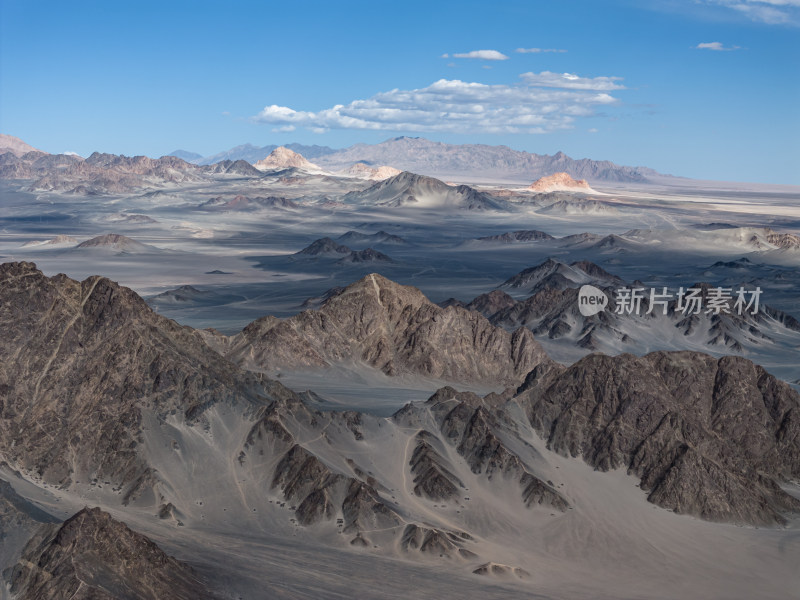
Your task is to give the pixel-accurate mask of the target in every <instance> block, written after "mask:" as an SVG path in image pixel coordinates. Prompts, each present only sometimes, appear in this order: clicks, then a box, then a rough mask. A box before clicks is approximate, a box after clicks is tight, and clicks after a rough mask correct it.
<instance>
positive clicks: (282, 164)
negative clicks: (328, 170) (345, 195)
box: [254, 146, 321, 171]
mask: <svg viewBox="0 0 800 600" xmlns="http://www.w3.org/2000/svg"><path fill="white" fill-rule="evenodd" d="M254 166H255V168H256V169H259V170H262V171H264V170H267V169H286V168H290V167H294V168H297V169H307V170H321V169H320V168H319V167H318V166H317V165H315V164H314V163H311V162H309V161H308V160H306V159H305V157H304V156H303V155H302V154H298V153H297V152H294V151H293V150H289V148H286V147H284V146H278V147H277V148H275V150H273V151H272V152H270V153H269V156H267V157H266V158H263V159H261V160H259V161H258V162H256V163H255V165H254Z"/></svg>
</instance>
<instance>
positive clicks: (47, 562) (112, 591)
mask: <svg viewBox="0 0 800 600" xmlns="http://www.w3.org/2000/svg"><path fill="white" fill-rule="evenodd" d="M9 579H10V582H11V592H12V593H13V594H14V597H15V598H16V599H17V600H62V599H67V598H70V599H75V600H90V599H91V600H162V599H164V598H171V599H175V600H203V599H208V600H212V599H214V598H219V596H216V595H215V594H213V593H211V592H209V591H208V589H207V586H206V585H205V584H204V583H202V582H201V581H200V580H199V579H198V578H197V575H196V574H195V573H194V572H193V571H192V569H191V568H190V567H189V566H188V565H185V564H183V563H181V562H179V561H177V560H175V559H174V558H172V557H171V556H168V555H167V554H165V553H164V552H163V551H162V550H161V549H160V548H159V547H158V546H156V545H155V544H154V543H153V542H152V541H150V540H149V539H147V538H146V537H144V536H143V535H140V534H138V533H136V532H134V531H131V529H129V528H128V527H127V526H126V525H125V524H124V523H120V522H119V521H115V520H114V519H112V518H111V516H110V515H109V514H108V513H105V512H102V511H101V510H100V509H99V508H93V509H84V510H82V511H80V512H79V513H77V514H76V515H75V516H73V517H72V518H70V519H69V520H67V521H66V522H65V523H64V524H63V525H50V526H48V527H46V528H44V529H43V530H42V531H41V532H40V533H39V534H37V535H36V536H35V537H34V538H33V539H32V540H31V542H30V543H29V544H28V545H27V547H26V548H25V550H24V551H23V555H22V558H21V560H20V561H19V563H17V565H16V566H15V567H14V569H13V571H12V572H11V574H10V577H9Z"/></svg>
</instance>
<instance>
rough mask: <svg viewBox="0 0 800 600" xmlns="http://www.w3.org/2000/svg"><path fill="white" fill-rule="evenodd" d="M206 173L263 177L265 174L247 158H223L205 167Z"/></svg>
mask: <svg viewBox="0 0 800 600" xmlns="http://www.w3.org/2000/svg"><path fill="white" fill-rule="evenodd" d="M203 171H204V172H206V173H223V174H226V175H241V176H243V177H253V178H261V177H263V176H264V174H263V173H262V172H261V171H259V170H258V169H256V168H255V167H254V166H253V165H251V164H250V163H249V162H247V161H246V160H221V161H220V162H218V163H213V164H210V165H208V166H205V167H204V168H203Z"/></svg>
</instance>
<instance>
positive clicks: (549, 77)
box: [520, 71, 625, 91]
mask: <svg viewBox="0 0 800 600" xmlns="http://www.w3.org/2000/svg"><path fill="white" fill-rule="evenodd" d="M520 77H522V79H524V80H525V81H526V82H527V83H528V84H530V85H536V86H542V87H553V88H564V89H570V90H595V91H610V90H624V89H625V86H624V85H621V84H619V83H616V82H617V81H621V80H622V78H621V77H578V76H577V75H574V74H572V73H552V72H550V71H542V72H541V73H523V74H522V75H520Z"/></svg>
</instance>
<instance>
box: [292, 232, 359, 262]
mask: <svg viewBox="0 0 800 600" xmlns="http://www.w3.org/2000/svg"><path fill="white" fill-rule="evenodd" d="M352 252H353V251H352V250H351V249H350V248H348V247H347V246H344V245H342V244H337V243H336V242H334V241H333V240H332V239H331V238H329V237H324V238H320V239H318V240H315V241H313V242H312V243H310V244H309V245H308V246H306V247H305V248H303V249H302V250H300V251H299V252H295V253H294V255H293V256H297V257H307V256H335V255H339V256H341V255H343V254H346V255H350V254H352Z"/></svg>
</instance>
